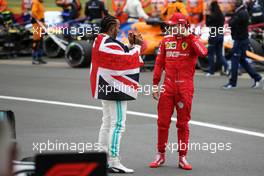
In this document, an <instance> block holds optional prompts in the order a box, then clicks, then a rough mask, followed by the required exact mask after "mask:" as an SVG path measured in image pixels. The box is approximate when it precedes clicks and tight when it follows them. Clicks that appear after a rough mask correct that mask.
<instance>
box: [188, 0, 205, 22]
mask: <svg viewBox="0 0 264 176" xmlns="http://www.w3.org/2000/svg"><path fill="white" fill-rule="evenodd" d="M186 7H187V12H188V14H189V17H188V20H189V22H190V23H191V24H198V23H200V22H201V21H202V20H203V19H204V14H203V13H204V10H205V2H204V0H187V5H186Z"/></svg>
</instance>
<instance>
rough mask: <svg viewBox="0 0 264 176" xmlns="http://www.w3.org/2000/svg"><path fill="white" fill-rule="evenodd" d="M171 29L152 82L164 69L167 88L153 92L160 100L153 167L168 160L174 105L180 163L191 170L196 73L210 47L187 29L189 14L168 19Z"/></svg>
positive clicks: (163, 42) (157, 59) (161, 48)
mask: <svg viewBox="0 0 264 176" xmlns="http://www.w3.org/2000/svg"><path fill="white" fill-rule="evenodd" d="M169 25H170V26H171V27H172V30H171V32H173V33H170V34H172V35H168V36H166V37H165V38H164V39H163V41H162V42H161V45H160V49H159V54H158V56H157V58H156V63H155V68H154V76H153V86H156V87H157V86H158V84H159V82H160V79H161V75H162V72H163V70H165V73H166V74H165V79H164V87H163V88H164V89H163V90H164V91H162V92H161V93H160V95H159V92H158V91H155V92H153V98H154V99H156V100H158V121H157V124H158V144H157V149H158V154H157V156H156V158H155V160H154V161H153V162H151V163H150V165H149V166H150V167H151V168H157V167H159V166H161V165H162V164H164V162H165V149H166V145H167V142H168V133H169V127H170V123H171V117H172V115H173V111H174V108H175V107H176V110H177V123H176V127H177V128H178V152H179V167H180V168H182V169H184V170H191V169H192V165H190V164H189V163H188V162H187V160H186V154H187V150H188V142H189V125H188V122H189V120H190V119H191V107H192V98H193V93H194V83H193V79H194V74H195V66H196V62H197V58H198V56H206V55H207V49H206V47H205V46H204V45H203V44H202V43H201V42H200V41H199V39H198V38H197V37H196V36H195V35H193V34H190V32H189V31H188V27H189V23H188V21H187V18H186V17H185V16H184V15H182V14H180V13H175V14H174V15H173V16H172V18H171V19H170V21H169ZM175 31H176V32H175Z"/></svg>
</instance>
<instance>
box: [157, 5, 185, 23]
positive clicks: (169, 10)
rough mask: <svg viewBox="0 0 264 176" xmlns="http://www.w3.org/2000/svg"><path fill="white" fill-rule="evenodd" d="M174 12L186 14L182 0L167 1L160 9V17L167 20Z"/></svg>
mask: <svg viewBox="0 0 264 176" xmlns="http://www.w3.org/2000/svg"><path fill="white" fill-rule="evenodd" d="M175 13H181V14H183V15H185V16H187V15H188V13H187V10H186V8H185V5H184V4H183V2H182V0H172V1H171V2H170V3H168V4H167V5H166V6H165V7H164V8H163V9H162V11H161V18H162V20H164V21H168V20H169V19H171V17H172V15H173V14H175Z"/></svg>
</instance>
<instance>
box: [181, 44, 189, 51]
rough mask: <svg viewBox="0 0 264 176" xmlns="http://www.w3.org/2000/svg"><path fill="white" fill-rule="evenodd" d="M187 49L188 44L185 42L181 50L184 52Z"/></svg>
mask: <svg viewBox="0 0 264 176" xmlns="http://www.w3.org/2000/svg"><path fill="white" fill-rule="evenodd" d="M187 47H188V44H187V43H186V42H183V43H182V49H183V50H186V48H187Z"/></svg>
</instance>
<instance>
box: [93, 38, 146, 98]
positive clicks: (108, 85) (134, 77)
mask: <svg viewBox="0 0 264 176" xmlns="http://www.w3.org/2000/svg"><path fill="white" fill-rule="evenodd" d="M140 49H141V47H140V46H137V45H136V46H135V47H133V48H130V49H129V48H128V47H127V46H125V45H124V44H122V43H121V42H119V41H117V40H115V39H113V38H111V37H110V36H108V35H106V34H99V35H98V36H97V38H96V40H95V41H94V44H93V50H92V64H91V74H90V82H91V89H92V95H93V97H94V98H96V99H102V100H119V101H125V100H135V99H136V98H137V93H138V92H137V89H138V87H139V73H140V66H142V65H143V61H142V59H141V57H140Z"/></svg>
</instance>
